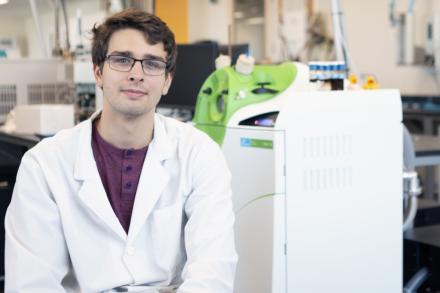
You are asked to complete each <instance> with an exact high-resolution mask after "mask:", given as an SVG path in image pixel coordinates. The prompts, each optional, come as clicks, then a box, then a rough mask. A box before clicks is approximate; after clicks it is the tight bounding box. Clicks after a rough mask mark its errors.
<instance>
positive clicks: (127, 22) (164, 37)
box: [92, 8, 177, 75]
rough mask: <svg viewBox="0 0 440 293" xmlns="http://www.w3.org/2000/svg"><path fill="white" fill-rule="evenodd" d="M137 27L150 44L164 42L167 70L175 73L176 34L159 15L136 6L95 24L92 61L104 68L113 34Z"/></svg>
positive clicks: (172, 73)
mask: <svg viewBox="0 0 440 293" xmlns="http://www.w3.org/2000/svg"><path fill="white" fill-rule="evenodd" d="M126 28H131V29H136V30H138V31H140V32H142V33H143V34H144V35H145V39H146V40H147V42H148V43H149V44H150V45H155V44H158V43H161V42H162V43H163V45H164V48H165V51H166V52H167V60H166V61H167V72H168V73H170V74H171V75H174V72H175V70H176V57H177V47H176V41H175V39H174V34H173V32H172V31H171V30H170V28H169V27H168V26H167V24H166V23H165V22H163V21H162V20H161V19H160V18H159V17H157V16H155V15H152V14H149V13H147V12H145V11H142V10H140V9H136V8H128V9H125V10H123V11H121V12H118V13H116V14H114V15H112V16H110V17H108V18H107V19H106V20H105V22H104V23H102V24H100V25H99V26H96V24H95V25H94V26H93V29H92V34H93V39H92V61H93V64H95V65H97V66H99V67H100V68H101V70H102V67H103V65H104V62H105V59H106V56H107V50H108V43H109V41H110V38H111V36H112V34H113V33H114V32H116V31H118V30H121V29H126Z"/></svg>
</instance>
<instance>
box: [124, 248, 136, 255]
mask: <svg viewBox="0 0 440 293" xmlns="http://www.w3.org/2000/svg"><path fill="white" fill-rule="evenodd" d="M125 253H126V254H127V255H134V253H135V250H134V248H133V247H127V250H126V251H125Z"/></svg>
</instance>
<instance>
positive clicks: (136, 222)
mask: <svg viewBox="0 0 440 293" xmlns="http://www.w3.org/2000/svg"><path fill="white" fill-rule="evenodd" d="M172 154H173V145H172V142H171V141H170V139H169V137H168V136H167V133H166V130H165V127H164V124H163V121H162V120H161V119H160V118H159V117H158V116H157V115H156V117H155V122H154V137H153V140H152V142H151V143H150V145H149V147H148V152H147V156H146V158H145V161H144V165H143V168H142V172H141V177H140V179H139V183H138V188H137V191H136V198H135V203H134V206H133V213H132V217H131V222H130V230H129V232H128V241H130V240H132V239H134V238H135V237H136V236H137V234H138V233H139V231H140V230H141V229H142V227H143V225H144V224H145V221H146V219H147V218H148V216H149V215H150V214H151V212H152V211H153V209H154V206H155V204H156V202H157V200H158V199H159V198H160V196H161V194H162V191H163V190H164V188H165V187H166V185H167V183H168V181H169V174H168V171H167V170H166V169H165V167H164V163H165V161H166V160H167V159H168V158H170V157H171V156H172Z"/></svg>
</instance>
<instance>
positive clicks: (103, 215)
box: [74, 119, 127, 240]
mask: <svg viewBox="0 0 440 293" xmlns="http://www.w3.org/2000/svg"><path fill="white" fill-rule="evenodd" d="M91 137H92V125H91V119H89V120H87V121H86V122H84V125H83V127H82V129H81V131H80V138H79V139H80V145H81V146H83V147H82V148H80V149H79V151H78V154H77V157H76V162H75V170H74V178H75V179H76V180H78V181H81V182H82V185H81V187H80V189H79V192H78V197H79V198H80V200H81V201H82V202H83V203H84V204H85V205H86V206H87V207H88V208H89V209H90V210H92V212H93V213H94V214H95V215H96V216H97V217H98V218H100V219H101V220H102V221H103V222H104V223H105V224H106V225H107V226H108V227H109V228H110V229H111V230H112V231H113V232H115V233H116V234H117V235H119V236H120V237H121V238H122V239H124V240H126V239H127V234H126V233H125V231H124V228H123V227H122V226H121V224H120V223H119V220H118V218H117V217H116V214H115V212H114V211H113V209H112V207H111V205H110V202H109V200H108V197H107V194H106V192H105V189H104V186H103V185H102V181H101V177H100V176H99V172H98V168H97V166H96V162H95V159H94V156H93V151H92V142H91Z"/></svg>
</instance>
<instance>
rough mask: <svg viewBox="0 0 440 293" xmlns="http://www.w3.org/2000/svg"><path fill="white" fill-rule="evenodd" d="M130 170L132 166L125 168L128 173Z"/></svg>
mask: <svg viewBox="0 0 440 293" xmlns="http://www.w3.org/2000/svg"><path fill="white" fill-rule="evenodd" d="M131 170H133V167H132V166H127V167H126V168H125V171H127V172H130V171H131Z"/></svg>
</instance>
